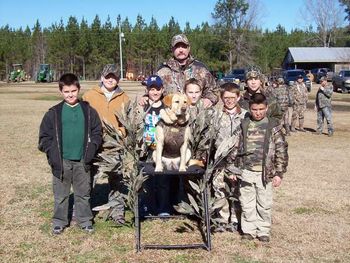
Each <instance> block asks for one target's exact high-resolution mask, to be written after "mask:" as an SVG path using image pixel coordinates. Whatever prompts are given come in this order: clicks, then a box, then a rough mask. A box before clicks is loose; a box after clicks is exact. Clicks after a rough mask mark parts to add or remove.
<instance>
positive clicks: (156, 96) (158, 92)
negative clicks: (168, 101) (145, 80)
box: [148, 88, 163, 102]
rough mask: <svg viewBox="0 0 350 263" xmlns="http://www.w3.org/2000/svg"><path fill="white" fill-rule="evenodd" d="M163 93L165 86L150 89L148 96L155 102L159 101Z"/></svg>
mask: <svg viewBox="0 0 350 263" xmlns="http://www.w3.org/2000/svg"><path fill="white" fill-rule="evenodd" d="M162 94H163V88H161V89H156V88H150V89H149V90H148V98H149V99H150V100H151V101H153V102H157V101H159V100H160V98H161V97H162Z"/></svg>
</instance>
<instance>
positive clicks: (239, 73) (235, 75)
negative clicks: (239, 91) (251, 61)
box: [222, 68, 247, 82]
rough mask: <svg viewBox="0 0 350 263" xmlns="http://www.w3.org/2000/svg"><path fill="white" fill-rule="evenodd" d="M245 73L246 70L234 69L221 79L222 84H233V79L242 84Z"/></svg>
mask: <svg viewBox="0 0 350 263" xmlns="http://www.w3.org/2000/svg"><path fill="white" fill-rule="evenodd" d="M246 73H247V70H246V69H243V68H242V69H234V70H232V71H231V72H230V73H228V74H226V75H225V77H223V78H222V82H234V81H235V79H239V81H240V82H244V81H245V74H246Z"/></svg>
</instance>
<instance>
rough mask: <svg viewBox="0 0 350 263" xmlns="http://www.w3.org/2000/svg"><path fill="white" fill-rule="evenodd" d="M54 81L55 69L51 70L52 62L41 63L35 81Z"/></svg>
mask: <svg viewBox="0 0 350 263" xmlns="http://www.w3.org/2000/svg"><path fill="white" fill-rule="evenodd" d="M52 81H53V70H51V67H50V64H40V67H39V71H38V73H37V75H36V79H35V82H52Z"/></svg>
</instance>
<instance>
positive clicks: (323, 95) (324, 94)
mask: <svg viewBox="0 0 350 263" xmlns="http://www.w3.org/2000/svg"><path fill="white" fill-rule="evenodd" d="M320 84H321V86H320V88H319V89H318V91H317V94H316V103H315V109H316V111H317V132H316V133H317V134H322V130H323V120H324V118H325V119H326V121H327V126H328V136H329V137H331V136H333V133H334V129H333V120H332V106H331V102H332V94H333V86H332V85H329V86H327V78H326V77H321V78H320Z"/></svg>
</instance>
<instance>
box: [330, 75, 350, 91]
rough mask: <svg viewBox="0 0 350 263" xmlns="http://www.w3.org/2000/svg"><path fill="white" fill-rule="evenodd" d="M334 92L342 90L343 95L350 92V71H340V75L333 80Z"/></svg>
mask: <svg viewBox="0 0 350 263" xmlns="http://www.w3.org/2000/svg"><path fill="white" fill-rule="evenodd" d="M332 84H333V90H334V91H338V89H341V92H342V93H346V92H349V91H350V70H349V69H343V70H341V71H339V73H338V74H335V75H334V77H333V79H332Z"/></svg>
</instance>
